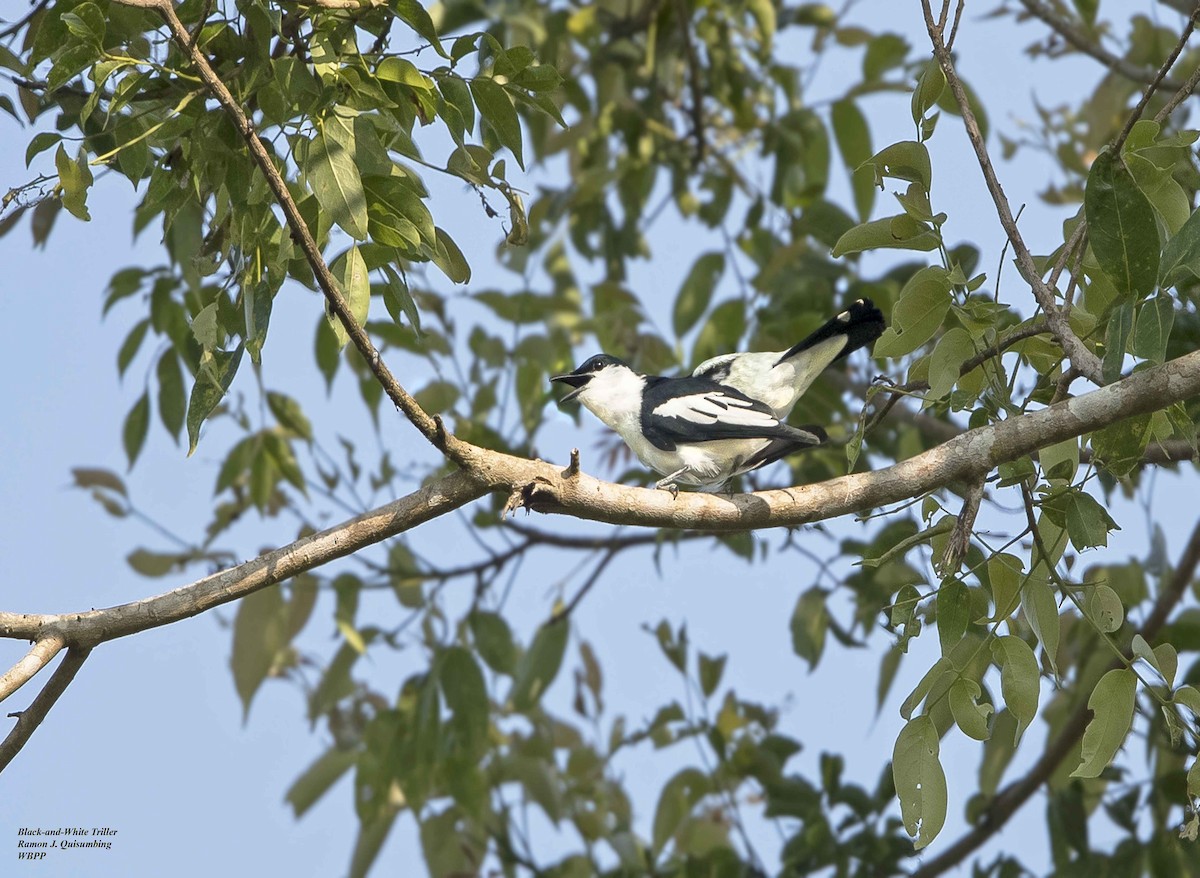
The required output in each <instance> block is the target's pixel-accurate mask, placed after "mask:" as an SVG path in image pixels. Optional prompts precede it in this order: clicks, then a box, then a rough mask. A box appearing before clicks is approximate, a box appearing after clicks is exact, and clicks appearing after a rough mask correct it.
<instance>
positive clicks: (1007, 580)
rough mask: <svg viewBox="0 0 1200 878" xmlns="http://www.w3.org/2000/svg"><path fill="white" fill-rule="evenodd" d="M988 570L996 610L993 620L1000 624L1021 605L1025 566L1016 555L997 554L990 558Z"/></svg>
mask: <svg viewBox="0 0 1200 878" xmlns="http://www.w3.org/2000/svg"><path fill="white" fill-rule="evenodd" d="M987 570H988V581H989V582H990V583H991V586H992V604H993V605H994V606H995V608H996V613H995V615H994V616H993V617H992V620H993V621H997V622H998V621H1001V620H1002V619H1007V618H1008V617H1009V616H1011V615H1012V614H1013V612H1014V611H1016V609H1017V606H1018V605H1019V602H1020V600H1019V596H1020V592H1021V573H1022V572H1023V570H1024V565H1023V564H1022V563H1021V559H1020V558H1018V557H1017V556H1016V555H1009V554H996V555H993V556H992V557H990V558H988V565H987Z"/></svg>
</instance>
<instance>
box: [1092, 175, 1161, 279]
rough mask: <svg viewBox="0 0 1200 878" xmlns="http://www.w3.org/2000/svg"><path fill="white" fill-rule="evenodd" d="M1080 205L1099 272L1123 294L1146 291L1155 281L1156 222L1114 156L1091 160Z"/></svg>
mask: <svg viewBox="0 0 1200 878" xmlns="http://www.w3.org/2000/svg"><path fill="white" fill-rule="evenodd" d="M1083 203H1084V209H1085V211H1086V215H1087V221H1088V238H1089V241H1090V243H1091V247H1092V252H1093V253H1094V254H1095V255H1096V261H1097V262H1099V263H1100V267H1101V268H1102V269H1103V270H1104V273H1105V274H1107V275H1108V276H1109V278H1110V279H1111V280H1112V281H1113V283H1114V284H1116V286H1117V289H1118V291H1120V292H1121V293H1123V294H1126V295H1131V296H1133V297H1135V298H1139V299H1140V298H1142V297H1144V296H1147V295H1149V293H1150V292H1151V290H1153V289H1154V285H1155V283H1156V281H1157V279H1158V264H1159V255H1160V252H1161V247H1160V245H1159V241H1158V225H1157V223H1156V222H1155V219H1154V208H1153V207H1151V206H1150V202H1149V201H1148V200H1147V199H1146V196H1145V195H1143V194H1142V191H1141V190H1140V189H1139V188H1138V186H1137V183H1136V182H1135V181H1134V179H1133V176H1132V175H1131V174H1130V173H1129V171H1128V169H1126V167H1125V165H1124V164H1122V163H1121V160H1120V157H1119V156H1115V155H1113V154H1112V153H1111V152H1102V153H1101V154H1100V155H1098V156H1097V157H1096V160H1095V161H1094V162H1092V168H1091V170H1090V171H1089V172H1088V179H1087V189H1086V190H1085V192H1084V202H1083Z"/></svg>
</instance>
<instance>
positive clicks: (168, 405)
mask: <svg viewBox="0 0 1200 878" xmlns="http://www.w3.org/2000/svg"><path fill="white" fill-rule="evenodd" d="M155 372H156V374H157V375H158V416H159V417H160V418H161V419H162V423H163V426H164V427H166V428H167V432H168V433H170V434H171V438H172V439H174V440H175V441H176V442H178V441H179V431H180V430H182V429H183V421H184V418H185V417H186V416H187V394H186V391H185V390H184V387H183V370H182V369H181V368H180V367H179V356H178V355H177V354H176V353H175V349H174V348H167V349H166V350H165V351H163V355H162V356H161V357H159V359H158V366H157V367H156V369H155Z"/></svg>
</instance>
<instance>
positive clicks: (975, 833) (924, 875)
mask: <svg viewBox="0 0 1200 878" xmlns="http://www.w3.org/2000/svg"><path fill="white" fill-rule="evenodd" d="M1197 565H1200V525H1197V526H1196V529H1195V530H1193V531H1192V536H1191V539H1190V540H1188V544H1187V547H1186V548H1185V549H1184V550H1183V555H1182V556H1181V557H1180V559H1179V564H1178V566H1177V567H1176V568H1175V572H1174V574H1172V576H1171V581H1170V582H1169V583H1168V584H1167V587H1166V588H1165V589H1163V591H1162V592H1161V593H1160V594H1159V596H1158V599H1157V600H1156V601H1155V602H1154V608H1153V609H1152V610H1151V611H1150V615H1149V616H1147V617H1146V621H1145V623H1144V624H1143V625H1142V627H1141V629H1140V631H1139V632H1138V633H1139V634H1141V635H1142V637H1144V638H1145V639H1146V640H1147V641H1148V642H1151V643H1153V641H1154V638H1155V636H1157V634H1158V632H1159V631H1161V630H1162V627H1163V625H1165V624H1166V621H1167V618H1168V617H1169V616H1170V615H1171V611H1172V610H1174V609H1175V607H1176V605H1178V603H1179V601H1180V599H1181V598H1182V597H1183V595H1184V593H1185V592H1186V591H1187V588H1188V586H1189V585H1190V584H1191V582H1192V579H1194V578H1195V576H1196V567H1197ZM1132 657H1133V652H1132V650H1130V649H1126V650H1125V658H1126V659H1131V658H1132ZM1124 666H1125V665H1124V664H1123V663H1122V662H1120V661H1118V660H1116V659H1114V660H1113V661H1112V662H1111V663H1110V664H1109V666H1108V667H1107V668H1106V669H1105V671H1108V670H1112V669H1113V668H1120V667H1124ZM1090 715H1091V711H1090V710H1088V707H1087V703H1086V701H1085V702H1083V703H1081V704H1080V705H1079V706H1078V707H1076V708H1075V712H1074V713H1072V714H1071V716H1070V717H1069V718H1068V719H1067V721H1066V722H1065V723H1064V724H1063V726H1062V728H1061V729H1058V730H1057V731H1056V733H1055V734H1054V735H1053V736H1052V737H1051V739H1050V740H1049V741H1048V742H1047V745H1046V750H1045V752H1044V753H1043V754H1042V755H1041V757H1040V758H1039V759H1038V761H1037V762H1036V763H1034V766H1033V767H1032V768H1031V769H1029V771H1028V772H1027V773H1026V774H1025V775H1024V776H1022V777H1021V778H1019V779H1018V780H1015V781H1013V782H1012V783H1010V784H1009V785H1008V786H1006V787H1005V788H1004V789H1002V790H1001V791H1000V792H999V793H997V794H996V798H995V799H993V800H992V804H991V807H989V808H988V810H987V811H986V812H985V813H984V815H983V817H982V819H981V820H980V822H979V823H978V824H977V825H976V826H975V827H974V828H973V829H972V830H971V831H970V832H968V833H966V834H965V835H964V836H963V837H962V838H960V839H959V840H958V841H956V842H955V843H954V844H952V845H951V846H950V847H948V848H946V850H944V851H942V853H940V854H939V855H938V856H936V857H934V858H933V859H932V860H930V861H928V862H927V863H925V864H923V865H922V866H921V868H919V869H917V870H916V871H915V872H913V873H912V876H911V878H934V876H936V875H941V874H942V873H943V872H945V871H947V870H949V869H953V868H954V867H955V866H957V865H958V864H959V863H961V862H962V861H963V860H964V859H966V857H967V856H968V855H969V854H971V852H972V851H974V850H976V849H977V848H979V847H980V846H981V845H982V844H983V843H984V842H986V841H987V840H988V839H989V838H991V837H992V836H993V835H994V834H995V833H997V832H999V831H1000V829H1001V827H1003V826H1004V824H1005V823H1007V822H1008V819H1009V818H1010V817H1012V816H1013V814H1015V813H1016V812H1017V811H1018V810H1019V809H1020V808H1021V806H1022V805H1024V804H1025V803H1026V802H1027V801H1028V800H1029V797H1030V796H1032V795H1033V794H1034V793H1035V792H1037V791H1038V790H1039V789H1040V788H1041V786H1042V785H1043V784H1044V783H1045V782H1046V781H1047V780H1048V779H1049V778H1050V775H1052V774H1053V773H1054V771H1055V770H1056V769H1057V768H1058V766H1059V765H1060V764H1062V761H1063V760H1064V759H1066V758H1067V755H1068V754H1069V753H1070V752H1071V751H1072V749H1073V748H1074V746H1075V744H1076V743H1078V741H1079V739H1080V738H1082V737H1083V733H1084V730H1085V729H1086V728H1087V724H1088V720H1089V717H1090Z"/></svg>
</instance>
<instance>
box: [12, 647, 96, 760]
mask: <svg viewBox="0 0 1200 878" xmlns="http://www.w3.org/2000/svg"><path fill="white" fill-rule="evenodd" d="M90 651H91V650H88V649H69V650H67V654H66V655H65V656H64V657H63V660H62V661H61V662H59V664H58V667H57V668H55V670H54V673H53V674H51V676H50V679H49V680H47V681H46V685H45V686H44V687H43V688H42V691H41V692H39V693H38V694H37V697H36V698H34V699H33V702H32V703H31V704H30V705H29V707H27V708H25V709H24V710H23V711H21V712H20V713H19V714H17V715H16V716H17V724H16V725H15V726H13V729H12V731H11V732H9V733H8V737H6V738H5V739H4V740H3V741H0V772H2V771H4V769H5V768H7V767H8V763H10V762H12V761H13V757H15V756H16V755H17V754H18V753H20V752H21V748H22V747H24V746H25V743H26V742H27V741H28V740H29V736H30V735H32V734H33V733H34V732H35V731H37V727H38V726H40V725H41V724H42V720H44V719H45V718H46V714H48V713H49V712H50V708H52V707H53V706H54V703H55V702H56V701H58V698H59V696H60V695H62V694H63V692H65V691H66V688H67V687H68V686H70V685H71V681H72V680H74V679H75V675H76V674H77V673H79V669H80V668H81V667H82V666H83V662H84V660H85V659H86V658H87V657H88V653H89V652H90Z"/></svg>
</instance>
